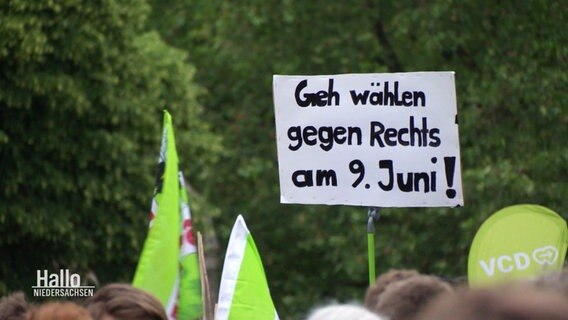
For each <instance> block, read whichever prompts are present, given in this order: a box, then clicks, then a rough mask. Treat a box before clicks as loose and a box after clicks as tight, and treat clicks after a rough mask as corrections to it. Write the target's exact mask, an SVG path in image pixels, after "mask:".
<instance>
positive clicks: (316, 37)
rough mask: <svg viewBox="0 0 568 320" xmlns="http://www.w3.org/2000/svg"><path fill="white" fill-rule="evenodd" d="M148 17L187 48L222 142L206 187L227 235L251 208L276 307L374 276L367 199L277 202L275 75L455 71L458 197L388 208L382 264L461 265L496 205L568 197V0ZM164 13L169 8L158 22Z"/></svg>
mask: <svg viewBox="0 0 568 320" xmlns="http://www.w3.org/2000/svg"><path fill="white" fill-rule="evenodd" d="M153 6H154V7H153V9H154V10H153V15H152V16H151V19H150V21H151V22H152V24H153V25H155V26H157V28H158V29H159V30H160V32H161V34H162V35H163V37H164V39H166V41H168V42H169V43H171V44H172V45H175V46H177V47H180V48H183V49H185V50H187V51H188V52H189V56H190V59H191V60H192V62H194V63H195V65H196V66H197V74H196V79H197V80H198V82H199V83H200V84H202V85H203V86H204V87H205V88H207V90H208V94H207V95H205V96H203V100H202V101H203V104H204V105H205V106H206V108H207V109H208V110H211V112H210V113H208V114H207V115H206V116H207V117H208V119H209V121H211V123H213V124H216V125H215V126H214V128H215V130H216V132H218V133H219V134H221V135H223V136H224V138H225V141H226V145H225V147H226V149H225V154H224V157H223V161H222V163H223V165H222V166H221V167H218V168H217V171H216V172H217V173H218V174H217V175H216V176H215V177H212V180H211V182H212V183H213V185H214V187H212V188H211V187H209V189H208V192H207V195H208V197H209V199H212V201H214V202H215V203H216V204H218V205H219V206H220V207H221V209H222V211H223V214H222V215H221V216H220V217H219V219H217V227H218V228H219V231H220V235H221V241H220V242H221V243H222V244H226V241H227V236H228V232H229V229H230V226H231V225H232V222H233V221H234V218H235V216H236V214H237V213H244V216H245V218H246V219H247V223H248V225H249V227H250V229H251V232H252V233H253V235H254V236H255V239H256V242H257V245H258V247H259V250H260V252H261V255H262V257H263V260H264V263H265V267H266V269H267V276H268V279H269V283H270V285H271V288H272V292H273V296H274V297H275V299H276V305H277V308H278V310H279V313H280V315H281V316H282V317H283V318H286V319H287V318H298V317H299V316H300V315H302V314H303V313H305V312H306V311H307V310H308V309H309V308H310V307H311V306H313V305H315V304H318V303H320V302H322V301H325V300H327V299H339V300H349V299H352V298H355V299H358V300H360V299H361V298H362V296H363V293H364V290H365V287H366V285H367V283H366V282H367V280H366V279H367V270H366V260H367V259H366V236H365V224H366V209H365V208H348V207H326V206H296V205H287V206H283V205H280V204H279V190H278V180H277V157H276V150H275V149H276V148H275V128H274V114H273V106H272V95H271V94H272V88H271V84H272V75H273V74H335V73H350V72H399V71H428V70H453V71H455V72H456V85H457V97H458V113H459V118H460V137H461V154H462V176H463V185H464V193H465V207H463V208H436V209H405V208H392V209H384V210H382V218H381V220H380V221H379V222H378V223H377V233H378V238H377V244H376V247H377V250H376V251H377V252H376V253H377V269H378V270H377V271H378V272H379V273H380V272H383V271H386V270H387V269H389V268H416V269H418V270H419V271H421V272H426V273H434V274H438V275H441V276H445V277H448V278H453V277H460V276H463V275H465V274H466V266H467V263H466V262H467V255H468V251H469V245H470V243H471V240H472V239H473V236H474V234H475V232H476V230H477V228H478V227H479V225H480V224H481V223H482V222H483V221H484V220H485V219H486V218H487V217H488V216H489V215H490V214H491V213H493V212H495V211H497V210H498V209H500V208H502V207H504V206H508V205H511V204H517V203H536V204H541V205H545V206H548V207H550V208H551V209H553V210H555V211H557V212H559V213H561V214H563V215H564V216H565V217H566V216H567V215H566V213H565V212H562V211H563V209H565V208H566V207H567V205H568V202H567V201H568V200H566V194H567V190H568V186H567V185H566V177H567V176H568V172H567V166H566V163H568V162H567V161H568V149H567V148H566V144H565V143H562V138H563V137H566V136H568V132H567V130H568V117H567V112H566V105H567V101H566V95H565V94H564V93H563V91H564V90H565V84H566V83H567V81H566V80H567V75H566V72H565V70H563V68H561V66H563V65H565V64H566V58H567V56H568V48H567V47H566V46H565V45H563V44H564V43H567V42H568V39H567V34H566V32H563V28H564V27H563V25H564V21H566V18H567V17H566V14H567V8H566V6H563V5H562V3H560V2H551V1H524V2H522V3H519V2H512V1H505V2H493V1H481V2H480V1H473V0H471V1H459V2H456V1H447V0H438V1H426V2H425V1H418V0H405V1H366V2H362V1H361V2H350V3H348V4H347V3H345V2H329V1H291V0H289V1H281V2H277V3H275V2H266V1H254V0H250V1H240V2H239V3H238V4H233V3H228V2H226V1H153ZM163 17H168V18H167V19H164V18H163Z"/></svg>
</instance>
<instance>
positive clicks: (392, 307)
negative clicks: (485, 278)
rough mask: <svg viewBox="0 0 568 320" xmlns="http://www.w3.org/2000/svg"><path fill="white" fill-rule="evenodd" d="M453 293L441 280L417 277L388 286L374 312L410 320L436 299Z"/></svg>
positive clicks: (401, 319)
mask: <svg viewBox="0 0 568 320" xmlns="http://www.w3.org/2000/svg"><path fill="white" fill-rule="evenodd" d="M453 292H454V289H453V288H452V286H450V285H449V284H448V283H446V282H445V281H443V280H441V279H440V278H437V277H434V276H427V275H416V276H413V277H410V278H407V279H404V280H401V281H398V282H395V283H392V284H390V285H389V286H387V287H386V288H385V291H384V292H383V294H382V295H381V296H380V299H379V301H378V303H377V305H375V306H374V308H373V311H375V312H376V313H378V314H381V315H384V316H386V317H388V318H389V319H391V320H410V319H414V317H415V316H416V315H417V314H419V313H420V312H421V311H423V310H424V309H425V308H426V306H427V305H428V304H429V303H431V302H432V301H434V300H435V299H437V298H439V297H441V296H443V295H446V294H452V293H453Z"/></svg>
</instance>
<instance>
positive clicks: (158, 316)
mask: <svg viewBox="0 0 568 320" xmlns="http://www.w3.org/2000/svg"><path fill="white" fill-rule="evenodd" d="M0 319H1V320H127V319H128V320H130V319H132V320H167V317H166V312H165V311H164V307H163V306H162V304H161V303H160V301H158V299H156V298H155V297H154V296H153V295H151V294H149V293H147V292H146V291H143V290H141V289H137V288H134V287H132V286H131V285H129V284H118V283H117V284H109V285H106V286H104V287H102V288H100V289H99V290H97V291H96V293H95V294H94V295H93V296H92V297H89V298H87V299H85V301H82V302H73V301H50V302H45V303H42V304H40V305H33V304H31V303H29V302H28V301H27V299H26V297H25V296H24V294H23V293H21V292H17V293H14V294H11V295H9V296H7V297H5V298H3V299H2V300H0Z"/></svg>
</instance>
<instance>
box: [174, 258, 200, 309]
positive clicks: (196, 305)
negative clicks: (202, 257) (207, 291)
mask: <svg viewBox="0 0 568 320" xmlns="http://www.w3.org/2000/svg"><path fill="white" fill-rule="evenodd" d="M181 265H182V272H181V282H180V289H179V301H178V320H186V319H199V318H200V317H201V314H202V307H201V280H200V276H199V261H198V258H197V254H196V253H192V254H189V255H187V256H185V257H183V258H182V260H181Z"/></svg>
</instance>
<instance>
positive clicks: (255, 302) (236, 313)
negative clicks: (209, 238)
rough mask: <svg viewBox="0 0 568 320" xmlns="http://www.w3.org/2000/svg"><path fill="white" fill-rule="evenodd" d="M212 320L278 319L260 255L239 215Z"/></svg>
mask: <svg viewBox="0 0 568 320" xmlns="http://www.w3.org/2000/svg"><path fill="white" fill-rule="evenodd" d="M215 319H216V320H226V319H231V320H256V319H258V320H272V319H278V314H277V313H276V309H275V308H274V303H273V302H272V297H271V296H270V290H269V288H268V282H267V281H266V275H265V273H264V268H263V266H262V261H261V259H260V255H259V253H258V250H257V249H256V245H255V243H254V240H253V238H252V235H251V234H250V232H249V230H248V229H247V226H246V224H245V220H244V219H243V217H242V216H241V215H239V216H238V218H237V221H236V222H235V225H234V226H233V230H232V231H231V236H230V238H229V245H228V247H227V253H226V255H225V262H224V265H223V273H222V275H221V285H220V288H219V302H218V303H217V310H216V312H215Z"/></svg>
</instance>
